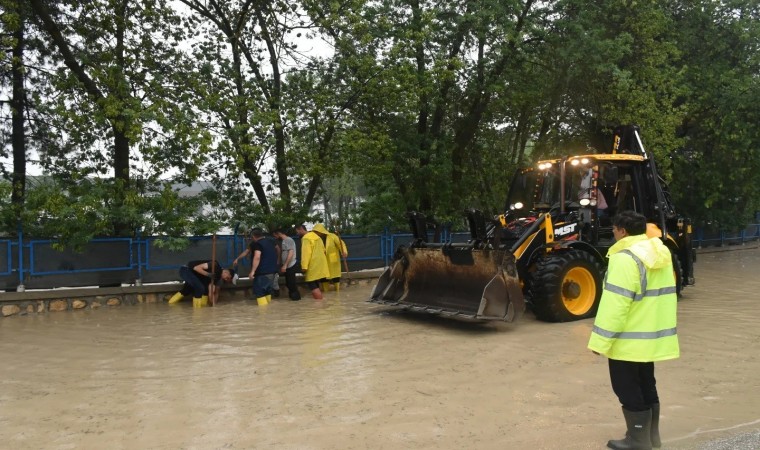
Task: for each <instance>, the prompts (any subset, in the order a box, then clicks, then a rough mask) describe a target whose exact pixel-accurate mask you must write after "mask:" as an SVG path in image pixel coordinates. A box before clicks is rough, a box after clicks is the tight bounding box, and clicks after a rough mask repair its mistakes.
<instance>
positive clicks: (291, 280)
mask: <svg viewBox="0 0 760 450" xmlns="http://www.w3.org/2000/svg"><path fill="white" fill-rule="evenodd" d="M297 272H298V264H295V265H293V267H290V268H288V269H286V270H285V286H287V287H288V297H290V299H291V300H301V293H300V292H299V291H298V283H296V273H297Z"/></svg>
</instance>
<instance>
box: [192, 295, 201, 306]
mask: <svg viewBox="0 0 760 450" xmlns="http://www.w3.org/2000/svg"><path fill="white" fill-rule="evenodd" d="M202 301H203V299H202V298H201V297H193V308H202V307H203V304H201V302H202Z"/></svg>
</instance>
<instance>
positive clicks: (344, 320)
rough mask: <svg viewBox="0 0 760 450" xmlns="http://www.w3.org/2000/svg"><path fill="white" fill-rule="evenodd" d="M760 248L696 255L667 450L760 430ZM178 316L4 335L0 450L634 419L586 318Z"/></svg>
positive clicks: (117, 312)
mask: <svg viewBox="0 0 760 450" xmlns="http://www.w3.org/2000/svg"><path fill="white" fill-rule="evenodd" d="M758 268H760V250H757V249H751V250H739V251H731V252H719V253H710V254H702V255H700V259H699V261H698V263H697V269H696V270H697V285H696V286H694V287H690V288H688V289H686V290H685V292H684V295H683V299H682V300H681V302H680V303H679V323H678V331H679V336H680V339H681V350H682V357H681V359H679V360H675V361H670V362H665V363H659V364H658V365H657V376H658V386H659V389H660V397H661V401H662V419H661V428H662V437H663V441H664V445H663V448H680V449H689V448H696V447H697V446H699V445H700V444H701V443H704V442H706V441H709V440H712V439H716V438H720V437H724V436H727V435H732V434H739V433H746V432H754V431H756V430H758V429H760V360H758V347H759V346H758V343H759V341H760V326H758V304H759V303H758V302H759V301H760V295H759V294H758V293H759V292H760V272H759V269H758ZM370 289H371V287H370V286H358V287H357V286H351V287H349V288H344V289H343V290H342V291H341V292H339V293H335V292H330V293H328V294H327V295H326V298H325V300H324V301H322V302H316V301H314V300H311V299H304V300H303V301H301V302H290V301H288V300H279V301H275V302H273V303H272V304H271V305H269V306H268V307H266V308H259V307H258V306H256V305H255V302H251V301H233V302H228V303H222V304H221V305H219V306H218V307H216V308H205V309H192V308H191V307H190V306H189V305H187V304H185V305H181V306H179V307H170V306H168V305H166V304H146V305H140V306H131V307H121V308H114V309H99V310H89V311H71V312H62V313H50V314H46V315H30V316H23V317H12V318H7V319H2V320H0V354H1V355H2V363H1V364H0V448H7V449H457V450H458V449H497V448H498V449H602V448H605V444H606V442H607V440H608V439H610V438H620V437H621V436H622V432H623V419H622V417H621V413H620V407H619V405H618V404H617V401H616V398H615V397H614V395H613V394H612V391H611V389H610V386H609V380H608V374H607V363H606V360H604V359H603V358H602V357H598V356H595V355H593V354H592V353H591V352H590V351H588V350H586V342H587V340H588V336H589V332H590V329H591V325H592V321H591V320H585V321H581V322H574V323H564V324H548V323H542V322H538V321H536V320H535V319H534V318H533V316H532V315H530V314H527V315H526V316H525V317H523V319H522V320H521V321H520V322H518V323H515V324H504V323H472V322H464V321H458V320H453V319H446V318H441V317H436V316H430V315H423V314H412V313H407V312H400V311H397V310H394V309H392V308H389V307H383V306H379V305H374V304H370V303H366V302H365V299H366V298H367V297H368V295H369V293H370Z"/></svg>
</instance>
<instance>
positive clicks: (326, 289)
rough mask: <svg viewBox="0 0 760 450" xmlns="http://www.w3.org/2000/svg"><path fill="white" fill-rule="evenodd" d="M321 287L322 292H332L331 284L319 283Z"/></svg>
mask: <svg viewBox="0 0 760 450" xmlns="http://www.w3.org/2000/svg"><path fill="white" fill-rule="evenodd" d="M319 287H320V288H321V289H322V292H327V291H329V290H330V284H329V283H319Z"/></svg>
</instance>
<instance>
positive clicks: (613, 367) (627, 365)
mask: <svg viewBox="0 0 760 450" xmlns="http://www.w3.org/2000/svg"><path fill="white" fill-rule="evenodd" d="M609 362H610V382H611V383H612V390H613V391H614V392H615V395H617V396H618V399H619V400H620V404H621V405H623V408H625V409H627V410H628V411H635V412H638V411H646V410H648V409H650V408H652V405H653V404H655V403H660V398H659V397H658V396H657V381H656V380H655V379H654V363H653V362H631V361H620V360H616V359H610V360H609Z"/></svg>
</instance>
